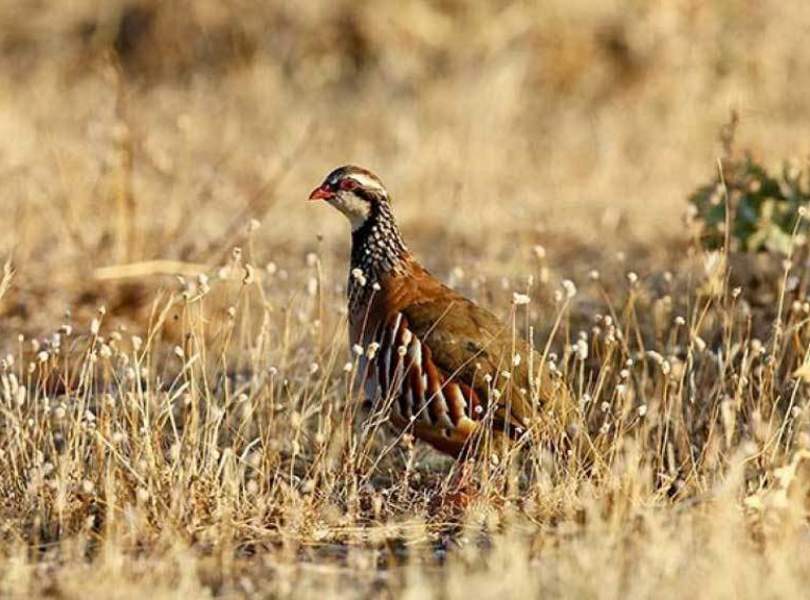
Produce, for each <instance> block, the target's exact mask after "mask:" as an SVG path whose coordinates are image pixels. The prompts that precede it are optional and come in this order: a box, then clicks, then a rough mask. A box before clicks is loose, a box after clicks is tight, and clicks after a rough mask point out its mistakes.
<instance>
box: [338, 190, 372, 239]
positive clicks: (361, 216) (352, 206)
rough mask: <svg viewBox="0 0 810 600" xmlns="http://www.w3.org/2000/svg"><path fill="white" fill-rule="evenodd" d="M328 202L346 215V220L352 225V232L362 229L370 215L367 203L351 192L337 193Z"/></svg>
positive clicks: (369, 207)
mask: <svg viewBox="0 0 810 600" xmlns="http://www.w3.org/2000/svg"><path fill="white" fill-rule="evenodd" d="M329 202H330V203H331V204H332V206H334V207H335V208H337V209H338V210H339V211H340V212H342V213H343V214H344V215H346V218H347V219H349V223H351V225H352V231H355V230H357V229H359V228H360V227H362V226H363V223H365V222H366V219H368V216H369V214H371V206H370V205H369V203H368V201H366V200H363V199H362V198H360V197H358V196H357V195H355V194H352V193H351V192H348V193H346V192H343V193H338V194H336V195H335V197H334V198H333V199H332V200H330V201H329Z"/></svg>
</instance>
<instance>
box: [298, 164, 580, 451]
mask: <svg viewBox="0 0 810 600" xmlns="http://www.w3.org/2000/svg"><path fill="white" fill-rule="evenodd" d="M310 200H325V201H326V202H328V203H329V204H331V205H332V206H334V207H335V208H337V209H338V210H339V211H340V212H342V213H343V214H344V215H345V216H346V217H347V218H348V219H349V221H350V223H351V227H352V254H351V273H350V275H349V285H348V296H349V335H350V345H351V347H352V348H357V347H358V345H359V347H361V348H362V349H363V354H362V356H363V358H362V359H361V364H360V367H359V373H361V374H362V376H363V378H364V387H365V393H366V396H367V399H368V400H370V401H371V402H373V403H383V404H377V406H384V407H387V414H388V417H389V419H390V421H391V422H392V424H393V425H394V426H395V427H397V428H399V429H400V430H403V429H408V430H409V431H411V433H413V435H414V436H415V437H416V438H418V439H421V440H423V441H426V442H428V443H429V444H431V445H432V446H434V447H435V448H436V449H438V450H440V451H442V452H445V453H447V454H450V455H452V456H459V455H461V454H463V453H466V452H467V451H468V450H469V449H471V447H472V446H474V445H477V443H478V442H476V441H475V440H481V439H484V438H483V436H480V435H478V434H479V433H483V432H485V431H491V432H493V434H494V435H496V436H500V437H501V438H511V439H515V438H519V437H521V436H523V435H525V434H526V433H527V432H528V431H529V429H530V428H531V427H532V426H533V425H534V424H537V423H541V422H542V420H543V418H544V417H546V416H548V415H549V413H550V412H554V411H560V410H565V406H564V405H567V398H568V395H567V392H566V390H565V388H564V386H563V385H562V383H561V382H558V381H553V380H552V378H551V377H549V376H548V373H547V371H545V370H543V369H542V368H541V364H540V361H539V360H532V359H531V357H532V356H533V353H531V352H530V349H529V347H528V345H527V344H525V343H524V342H523V341H521V340H520V339H515V337H514V336H513V334H512V328H511V327H510V326H507V325H506V324H505V323H504V322H503V321H501V320H499V319H498V318H497V317H495V316H494V315H493V314H492V313H490V312H489V311H487V310H485V309H483V308H481V307H479V306H478V305H476V304H475V303H474V302H472V301H471V300H468V299H467V298H465V297H463V296H462V295H460V294H458V293H457V292H455V291H453V290H452V289H450V288H449V287H447V286H446V285H444V284H443V283H442V282H441V281H439V280H438V279H436V278H435V277H434V276H433V275H431V274H430V273H429V272H428V271H427V270H426V269H425V268H424V267H422V265H420V264H419V263H418V262H417V260H416V259H415V258H414V257H413V255H412V254H411V253H410V251H409V250H408V248H407V246H406V245H405V242H404V241H403V239H402V235H401V234H400V231H399V228H398V227H397V225H396V222H395V221H394V216H393V213H392V211H391V203H390V199H389V195H388V192H387V191H386V189H385V187H384V186H383V184H382V182H381V181H380V179H379V178H378V177H377V176H375V175H374V174H373V173H371V172H370V171H368V170H366V169H362V168H359V167H354V166H345V167H341V168H339V169H336V170H334V171H333V172H332V173H330V174H329V175H328V176H327V178H326V179H325V180H324V182H323V183H322V184H321V185H320V186H319V187H318V188H316V189H315V190H314V191H313V192H312V194H311V195H310ZM518 355H519V356H520V358H516V356H518ZM530 371H531V374H530ZM559 420H560V421H562V420H564V417H563V416H562V415H559ZM487 427H489V428H490V429H487ZM504 434H506V435H504Z"/></svg>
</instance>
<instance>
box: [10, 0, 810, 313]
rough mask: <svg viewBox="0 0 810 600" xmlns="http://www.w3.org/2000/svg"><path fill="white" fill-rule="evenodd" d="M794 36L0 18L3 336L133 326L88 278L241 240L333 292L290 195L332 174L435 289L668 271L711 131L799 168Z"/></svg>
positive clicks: (799, 96)
mask: <svg viewBox="0 0 810 600" xmlns="http://www.w3.org/2000/svg"><path fill="white" fill-rule="evenodd" d="M808 35H810V5H808V4H807V3H806V2H805V1H803V0H761V1H758V2H750V0H717V1H713V2H709V1H705V0H678V1H672V2H653V1H643V0H638V1H634V2H618V1H610V0H607V1H599V2H595V1H593V0H537V1H535V2H528V1H509V0H489V1H480V2H463V1H461V0H433V1H407V0H406V1H403V2H397V3H391V2H383V1H382V0H366V1H362V2H353V1H347V0H330V1H318V0H312V1H307V2H291V1H282V0H268V1H264V2H256V1H247V0H234V1H233V2H227V3H225V2H221V1H220V0H195V1H185V0H168V1H162V2H158V1H149V0H143V1H138V0H104V1H99V0H95V1H93V0H70V1H65V0H38V1H36V2H34V1H26V2H4V3H2V5H0V180H2V182H3V185H2V186H0V258H2V259H3V260H5V258H6V257H7V256H9V255H12V256H13V259H14V265H15V268H16V270H17V277H16V280H15V283H16V286H15V289H14V290H13V291H12V297H11V298H12V301H11V302H6V303H5V305H4V306H3V307H2V308H1V309H0V310H2V311H4V313H3V314H2V317H4V318H3V319H2V321H3V323H4V324H5V327H12V326H13V327H20V326H23V325H22V324H24V326H25V327H34V328H36V327H37V326H38V325H37V323H38V322H41V323H43V326H44V324H45V323H48V324H50V325H53V324H54V322H53V319H55V318H57V319H58V318H60V315H62V314H63V313H64V311H65V310H66V309H67V308H70V307H77V306H82V305H84V304H86V305H88V306H96V305H98V304H100V303H105V304H110V305H111V306H112V307H113V308H115V306H116V305H118V306H119V307H122V309H123V307H126V306H129V305H141V304H144V303H145V302H146V300H144V298H148V297H149V295H148V293H146V292H148V289H145V288H143V281H145V280H146V278H142V280H141V281H139V286H133V285H132V284H131V282H129V281H128V280H127V279H126V278H118V277H116V275H115V273H116V271H115V270H113V271H112V272H111V273H112V276H110V277H105V276H104V271H101V272H99V271H98V270H99V269H104V268H108V267H116V266H119V265H127V264H133V263H139V262H143V261H149V260H154V259H167V260H173V261H179V262H183V263H188V264H191V265H217V264H221V263H222V261H223V260H224V258H223V257H227V256H228V253H229V249H230V247H231V246H233V245H236V244H239V245H243V244H247V241H246V239H245V236H246V235H247V234H246V233H245V228H247V227H248V224H249V223H250V222H251V219H255V220H256V222H254V229H255V231H253V233H251V240H250V243H249V245H247V247H248V252H249V259H250V260H251V261H252V262H254V263H255V264H258V265H265V264H267V263H270V262H271V261H272V262H273V263H274V264H276V265H277V266H278V267H279V268H281V269H283V270H284V271H285V272H289V273H291V274H294V273H295V270H296V269H297V268H299V267H302V266H303V265H304V264H305V260H304V257H305V256H306V253H308V252H312V251H318V252H320V253H321V255H322V256H323V257H324V261H325V269H326V274H327V277H328V278H329V279H330V280H333V281H343V279H344V277H345V268H346V264H345V260H346V257H347V255H348V228H347V226H346V224H345V223H344V222H343V220H342V217H341V216H340V215H338V214H337V213H336V212H335V211H331V210H328V209H326V208H325V207H320V206H313V205H308V204H306V203H305V202H304V199H305V198H306V196H307V194H308V192H309V191H310V190H311V189H312V188H313V187H314V186H315V185H317V184H318V183H319V182H320V181H321V179H322V178H323V176H324V175H325V174H326V173H327V172H328V171H330V170H331V169H332V168H334V167H336V166H338V165H340V164H344V163H349V162H351V163H355V164H359V165H363V166H365V167H368V168H370V169H372V170H373V171H375V172H376V173H378V174H379V175H380V177H381V178H382V179H383V181H385V182H386V185H387V186H388V188H389V189H390V191H391V193H392V195H393V198H394V203H395V211H396V213H397V215H398V217H399V220H400V223H401V225H402V228H403V229H404V232H405V235H406V238H407V239H408V240H409V241H410V245H411V247H412V249H413V250H414V251H415V252H416V253H417V254H418V255H419V256H420V257H421V258H422V260H423V261H424V262H425V263H426V264H427V265H428V266H429V267H430V268H432V269H434V270H435V271H436V272H437V274H439V275H440V276H442V277H449V278H450V279H451V280H452V279H454V278H455V279H456V280H458V279H460V278H461V277H462V274H463V273H464V272H465V271H466V272H467V273H469V272H476V273H479V272H480V273H482V274H484V275H487V276H492V277H500V276H507V277H511V276H514V275H516V274H517V273H526V272H528V270H527V269H526V268H525V266H524V267H521V266H519V265H526V264H527V262H526V261H527V260H535V259H536V258H537V257H538V256H541V258H543V260H545V261H547V265H548V268H550V269H551V270H552V278H553V277H554V276H555V274H556V273H559V274H560V276H562V275H565V276H570V277H573V278H575V279H576V278H577V277H583V276H584V275H582V274H583V273H587V271H588V270H590V269H591V268H595V267H601V268H610V265H616V264H617V261H619V262H620V263H622V264H620V265H618V266H617V267H616V268H618V269H621V270H622V271H623V270H625V269H635V270H638V271H639V272H640V273H641V274H642V275H643V274H645V273H650V272H654V271H656V270H663V269H668V268H677V257H678V254H679V253H680V252H681V251H682V249H683V248H684V243H685V241H686V240H687V239H688V234H687V232H686V230H685V228H684V227H683V226H682V216H683V214H684V213H685V211H686V197H687V195H688V194H689V193H690V192H691V191H692V190H694V189H695V187H696V186H698V185H699V184H702V183H704V182H706V181H707V180H709V179H711V177H712V176H713V174H714V173H715V170H716V162H717V158H718V156H719V155H720V153H721V149H720V144H719V142H718V140H719V132H720V129H721V127H722V126H723V124H724V123H727V122H728V121H729V115H730V113H731V111H732V110H735V111H737V113H738V114H739V117H740V127H739V132H738V138H739V141H740V143H741V144H742V145H744V146H745V147H748V148H750V149H751V150H752V151H753V152H754V153H756V154H757V155H759V156H761V157H763V158H762V160H763V161H764V162H765V163H766V164H771V163H779V162H780V161H781V160H782V159H783V158H788V157H798V158H800V159H802V160H804V159H805V158H806V157H807V155H808V146H810V119H808V116H810V102H808V99H807V90H808V83H810V53H808V52H807V51H806V41H807V39H808ZM538 246H542V247H538ZM157 270H158V271H159V269H157ZM146 272H147V273H148V274H149V273H151V272H149V270H148V269H147V271H146ZM99 273H101V275H102V276H99ZM118 273H120V272H118ZM108 275H109V273H108ZM156 285H160V283H156ZM146 303H147V304H148V302H146ZM12 323H13V324H14V325H11V324H12Z"/></svg>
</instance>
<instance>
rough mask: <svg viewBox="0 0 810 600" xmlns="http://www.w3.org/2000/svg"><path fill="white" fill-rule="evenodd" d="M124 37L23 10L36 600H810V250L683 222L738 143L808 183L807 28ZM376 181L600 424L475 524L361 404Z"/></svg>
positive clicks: (684, 25)
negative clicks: (351, 192)
mask: <svg viewBox="0 0 810 600" xmlns="http://www.w3.org/2000/svg"><path fill="white" fill-rule="evenodd" d="M132 6H134V5H122V4H118V3H116V2H106V3H95V2H91V1H90V0H87V2H78V1H77V2H71V3H57V2H41V3H30V4H25V5H24V6H22V5H21V7H17V6H15V5H13V3H12V4H9V5H8V6H7V7H5V8H2V9H0V47H2V48H3V52H2V56H1V57H0V78H2V84H3V85H2V86H0V136H1V137H2V139H3V140H4V142H3V144H2V145H0V173H2V177H3V181H4V185H3V186H2V189H0V262H4V263H5V261H6V258H7V257H9V262H8V263H7V266H6V267H5V269H4V270H3V272H2V274H1V275H0V351H2V352H0V357H2V362H1V363H0V421H2V427H0V475H1V476H0V492H1V493H2V502H0V511H2V536H3V540H4V542H5V543H4V545H3V548H2V550H0V589H2V591H3V593H4V594H6V595H9V596H24V595H32V596H33V595H43V594H49V595H51V596H54V597H65V598H69V597H87V596H93V595H98V596H104V597H135V596H137V597H141V596H142V595H143V593H144V591H145V590H147V589H148V590H149V593H150V594H152V595H154V596H155V597H160V596H166V597H177V596H181V595H182V596H185V597H203V596H207V595H211V596H215V595H220V596H224V597H231V596H256V597H269V596H279V597H283V596H293V597H307V596H317V597H324V595H326V596H327V597H337V598H342V597H357V596H391V595H395V594H397V595H398V594H400V593H401V594H408V595H410V596H413V597H423V596H428V597H430V596H438V597H458V596H470V597H472V596H475V597H495V596H501V597H507V596H508V597H517V596H526V595H534V596H539V595H544V596H549V597H559V596H566V597H572V596H573V597H579V596H583V597H600V598H607V597H652V596H655V597H681V596H686V595H693V596H704V597H706V596H710V597H752V598H754V597H761V596H766V595H767V596H776V595H778V596H780V597H785V596H791V595H795V596H798V595H801V594H802V593H803V591H804V590H806V589H807V587H808V585H810V576H808V573H810V558H808V557H810V552H808V551H807V547H808V544H810V537H809V535H810V531H808V528H807V512H808V508H809V507H808V491H810V472H809V471H808V464H810V463H809V462H808V458H810V454H809V452H810V411H808V400H810V397H809V396H808V387H807V384H806V383H805V382H804V379H805V378H807V379H810V377H807V376H806V373H807V367H806V366H805V367H802V365H806V364H807V363H808V361H809V360H810V357H808V350H807V348H808V340H810V330H808V314H809V313H810V304H808V299H807V291H808V285H810V281H808V278H807V276H806V274H805V272H806V265H807V246H806V243H805V240H804V239H803V238H797V239H795V240H794V247H793V252H792V255H791V256H790V257H788V258H787V259H786V260H783V258H782V257H777V256H760V257H750V256H745V255H739V254H731V255H729V256H727V255H726V254H725V253H724V252H715V253H706V252H704V251H703V250H702V249H701V248H700V246H699V245H698V244H697V242H696V241H695V238H694V236H693V234H692V232H690V230H689V229H688V228H687V227H686V226H685V225H684V224H683V220H682V215H683V214H684V212H685V208H686V204H685V198H686V196H687V194H688V193H689V192H691V191H692V190H693V189H694V188H695V187H696V186H697V185H698V184H700V183H703V182H705V181H706V180H707V179H709V178H710V177H712V176H713V174H714V172H715V170H716V168H717V156H718V154H719V153H720V152H721V149H720V147H719V145H718V144H717V132H718V131H719V129H720V127H721V126H722V124H723V123H724V122H726V120H727V118H728V114H729V111H730V109H732V108H733V109H736V110H737V111H738V112H739V114H740V115H741V126H740V131H739V142H740V144H742V145H744V146H746V147H749V148H752V149H753V151H754V153H755V154H757V155H759V156H761V157H764V159H763V160H764V161H765V162H767V163H768V164H776V163H778V162H779V161H780V160H781V159H782V158H784V157H788V156H799V157H805V156H807V155H808V145H807V144H808V142H807V140H810V135H808V133H810V131H808V125H807V123H810V119H808V116H810V115H808V114H807V113H808V108H807V107H808V104H807V102H806V93H805V89H806V87H807V83H808V79H807V73H808V72H810V71H808V67H810V65H808V64H807V63H808V60H810V59H808V54H807V53H806V52H803V51H802V48H803V43H804V38H805V35H804V33H805V31H806V30H807V27H808V25H810V9H808V8H807V7H806V6H805V3H804V2H800V1H799V0H790V1H788V2H776V1H767V2H760V3H758V4H757V5H756V7H753V6H751V4H750V3H748V2H744V1H742V0H739V1H736V0H723V1H722V2H715V3H698V2H690V1H686V0H683V1H680V2H675V3H668V4H667V3H663V4H662V3H636V4H634V5H633V7H632V8H627V7H625V6H624V3H612V2H600V3H595V2H587V1H584V0H581V1H577V2H562V1H559V0H546V1H542V2H505V3H503V2H501V3H496V2H492V3H477V4H476V5H475V6H476V7H475V8H470V7H468V6H467V3H461V2H455V1H452V0H444V1H442V2H433V3H423V2H407V3H404V4H402V5H397V6H396V8H395V7H394V6H395V5H393V4H392V5H390V6H389V5H388V4H385V3H382V2H366V3H362V5H361V6H354V3H351V2H336V3H335V2H328V3H327V2H313V3H306V5H304V6H297V5H296V6H292V5H288V4H287V3H282V2H268V3H250V2H241V3H238V4H235V5H233V7H231V8H223V7H222V6H221V3H219V2H214V1H210V2H209V1H207V0H205V1H200V2H195V3H186V2H174V3H168V4H166V3H164V4H157V3H155V4H153V3H150V2H144V3H142V4H139V5H138V6H139V8H137V9H133V8H132ZM167 7H168V8H167ZM181 16H182V18H180V17H181ZM111 48H113V49H114V50H111ZM345 162H355V163H358V164H363V165H366V166H368V167H370V168H372V169H374V170H375V171H376V172H378V173H379V174H380V175H381V176H382V177H383V179H384V180H385V181H386V183H387V185H388V187H389V188H390V189H391V190H392V191H393V193H394V196H395V210H396V211H397V214H398V216H399V218H400V221H401V223H402V227H403V229H404V232H405V234H406V237H407V238H408V240H409V241H410V245H411V247H412V248H413V250H414V251H415V252H416V253H417V254H418V255H419V256H420V257H421V258H422V259H423V260H424V262H425V263H426V264H427V265H428V266H429V267H430V268H431V269H433V270H434V271H435V272H436V273H437V274H438V275H440V276H441V277H442V278H444V279H446V280H449V281H450V282H451V283H452V284H453V285H454V286H455V287H457V288H458V289H460V290H462V291H463V292H465V293H467V294H469V295H471V296H473V297H475V298H476V299H478V300H479V301H481V302H482V303H484V304H486V305H487V306H490V307H491V308H493V309H494V310H495V311H496V312H498V313H500V314H501V315H503V316H504V317H505V318H508V319H513V320H514V325H515V329H516V331H517V332H519V334H520V335H523V336H528V335H530V334H533V335H532V338H533V340H534V343H535V345H536V347H537V348H539V349H543V348H544V347H545V345H546V343H550V349H551V352H552V353H553V356H552V357H551V363H552V366H551V368H553V370H554V371H556V372H557V376H559V377H561V378H564V379H565V380H566V382H567V383H568V385H569V386H570V387H571V389H572V390H574V392H575V393H576V396H577V398H578V399H579V412H578V414H577V417H576V422H575V423H573V424H572V425H571V426H570V427H568V428H567V429H560V428H558V429H556V430H552V431H549V432H547V434H546V437H545V438H544V440H542V441H541V442H540V443H537V444H536V445H535V446H534V447H532V448H526V449H523V450H522V452H521V453H520V455H519V456H518V455H515V456H510V457H503V456H498V457H486V460H484V461H483V462H482V463H480V464H477V465H476V466H475V473H476V483H475V490H474V492H473V491H470V494H469V497H466V498H465V499H464V501H463V502H462V501H460V499H459V498H458V497H457V496H455V495H454V494H453V489H452V488H453V486H452V483H453V481H452V477H453V473H454V472H455V470H456V469H457V467H458V466H457V465H453V463H452V462H451V461H449V460H446V459H443V458H441V457H438V456H437V455H435V454H433V453H432V452H430V451H429V450H427V449H426V448H424V447H422V446H420V445H413V444H412V443H411V441H410V440H409V439H407V438H395V437H394V436H392V435H391V433H390V432H389V431H388V430H387V429H386V427H385V425H384V423H382V422H380V420H379V419H376V420H375V419H373V418H371V419H369V418H368V417H367V416H366V415H364V414H362V412H361V411H360V406H359V404H360V402H359V400H360V399H359V398H358V397H357V396H356V395H355V394H354V393H352V391H351V390H352V382H353V380H354V378H355V377H357V376H358V374H357V373H356V370H355V369H354V368H353V367H354V364H353V363H352V360H353V359H352V356H351V355H350V353H349V352H348V349H347V348H346V343H345V340H346V332H345V308H344V306H345V302H344V297H343V289H342V286H343V284H344V281H345V271H346V259H347V254H348V247H347V233H346V225H345V223H343V222H342V220H341V218H340V217H339V216H338V215H336V214H333V213H332V211H329V210H327V209H326V208H325V207H316V206H308V205H305V203H304V202H303V198H305V197H306V194H307V192H308V191H309V190H310V189H311V188H312V187H313V186H314V185H315V184H317V183H318V182H319V181H320V179H321V178H322V177H323V175H324V174H325V173H326V172H327V171H328V170H329V169H330V168H332V167H334V166H335V165H337V164H341V163H345ZM236 247H238V248H239V249H240V250H239V251H234V248H236ZM12 266H13V268H12ZM592 272H593V273H592ZM564 279H571V280H572V281H573V282H574V283H575V285H576V287H577V288H578V291H577V293H576V294H575V295H573V296H571V297H569V295H568V294H566V293H565V288H564V287H563V286H562V281H563V280H564ZM568 290H569V291H570V286H569V288H568ZM515 291H518V292H522V293H524V292H525V293H528V294H529V295H530V297H531V299H532V301H531V303H530V304H529V305H527V306H512V305H511V304H510V301H511V298H512V293H513V292H515ZM557 320H559V323H560V326H559V328H557V329H556V331H555V332H554V335H553V336H552V327H553V325H554V323H555V322H556V321H557ZM797 369H798V371H797ZM561 441H562V442H564V443H563V444H560V442H561ZM559 446H563V447H571V448H572V450H571V452H570V453H556V454H555V453H553V452H551V451H550V448H551V447H559Z"/></svg>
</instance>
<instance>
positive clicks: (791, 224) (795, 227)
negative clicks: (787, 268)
mask: <svg viewBox="0 0 810 600" xmlns="http://www.w3.org/2000/svg"><path fill="white" fill-rule="evenodd" d="M735 125H736V121H734V120H732V124H731V125H730V126H729V127H728V128H727V132H726V133H724V135H723V142H724V146H725V147H726V156H725V158H724V159H723V160H722V161H721V168H720V169H718V173H717V175H716V176H715V178H714V181H712V182H711V183H709V184H707V185H704V186H701V187H700V188H698V189H697V190H696V191H695V192H694V193H692V195H691V196H690V197H689V203H690V205H691V207H692V215H691V216H692V217H693V221H694V222H695V223H696V224H697V226H698V230H699V235H700V239H701V242H702V243H703V245H704V246H706V247H707V248H709V249H717V248H720V247H722V246H723V244H724V243H725V240H726V237H727V236H726V227H728V228H729V231H728V242H729V245H730V250H742V251H747V252H762V251H768V252H778V253H782V254H787V253H788V252H789V250H790V245H791V238H792V236H793V234H794V232H797V233H804V232H806V230H807V228H808V222H807V220H806V219H801V218H800V212H803V210H804V209H805V208H806V207H808V206H810V172H808V170H807V169H802V168H800V167H799V166H798V165H797V164H794V163H792V162H787V161H786V162H784V163H783V165H782V170H781V172H780V173H779V174H772V173H769V172H768V170H767V169H766V168H765V167H764V166H762V165H761V164H759V163H758V162H757V161H756V160H755V159H754V158H752V157H751V155H750V154H748V153H744V154H743V155H742V156H740V155H737V154H736V153H735V152H734V150H733V127H734V126H735ZM728 129H730V130H731V132H730V133H728ZM727 208H729V209H730V214H729V216H728V218H727V216H726V209H727Z"/></svg>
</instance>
